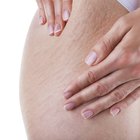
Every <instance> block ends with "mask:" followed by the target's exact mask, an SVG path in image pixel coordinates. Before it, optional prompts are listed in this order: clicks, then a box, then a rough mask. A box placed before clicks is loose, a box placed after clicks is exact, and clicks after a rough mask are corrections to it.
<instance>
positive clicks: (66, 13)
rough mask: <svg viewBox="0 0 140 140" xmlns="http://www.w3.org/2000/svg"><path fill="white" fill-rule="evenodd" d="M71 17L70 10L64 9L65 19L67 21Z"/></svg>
mask: <svg viewBox="0 0 140 140" xmlns="http://www.w3.org/2000/svg"><path fill="white" fill-rule="evenodd" d="M69 17H70V13H69V12H68V10H64V12H63V20H64V21H67V20H68V19H69Z"/></svg>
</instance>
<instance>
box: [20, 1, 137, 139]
mask: <svg viewBox="0 0 140 140" xmlns="http://www.w3.org/2000/svg"><path fill="white" fill-rule="evenodd" d="M83 9H86V11H85V10H83ZM101 9H102V10H101ZM115 11H117V12H115ZM127 13H128V11H127V10H126V9H125V8H124V7H123V6H121V5H120V4H119V3H117V1H116V0H88V1H87V0H81V1H74V3H73V10H72V13H71V17H70V19H69V21H68V23H67V25H66V27H65V30H64V31H63V33H62V34H61V36H59V37H50V36H48V34H47V32H46V27H45V26H40V25H39V24H38V12H37V13H36V14H35V16H34V18H33V21H32V24H31V26H30V29H29V32H28V35H27V39H26V43H25V48H24V53H23V59H22V68H21V77H20V103H21V109H22V114H23V119H24V124H25V128H26V132H27V135H28V139H29V140H139V139H140V133H139V130H140V102H139V101H137V102H135V103H133V104H132V105H131V106H130V107H128V108H127V109H126V111H125V112H122V113H120V115H118V116H116V117H115V118H114V117H112V116H111V115H110V113H109V109H108V110H105V111H103V112H101V113H100V114H98V115H96V116H95V117H94V118H93V119H91V120H89V121H87V120H85V119H83V118H82V117H81V115H80V112H81V109H83V108H84V107H86V106H87V105H88V104H90V103H91V102H93V101H91V102H87V103H85V104H83V105H81V106H79V107H78V108H76V109H75V110H73V111H69V112H67V111H65V110H64V109H63V103H64V101H65V99H64V97H63V90H64V88H65V87H66V86H67V85H68V84H69V82H71V81H72V80H74V79H75V77H78V76H79V75H81V74H82V73H83V72H84V71H86V70H87V69H88V66H87V65H86V64H85V63H83V61H84V59H85V57H86V55H87V54H88V52H89V51H90V50H91V49H92V47H93V45H95V44H96V42H97V41H98V39H99V38H100V37H102V36H103V35H104V34H105V33H106V32H107V31H108V30H109V29H110V27H112V25H113V24H114V23H115V22H116V20H117V19H118V18H120V17H121V16H123V15H125V14H127ZM97 14H98V15H99V16H98V17H99V18H98V17H97ZM89 17H90V18H89ZM87 21H88V22H87ZM95 101H96V100H95Z"/></svg>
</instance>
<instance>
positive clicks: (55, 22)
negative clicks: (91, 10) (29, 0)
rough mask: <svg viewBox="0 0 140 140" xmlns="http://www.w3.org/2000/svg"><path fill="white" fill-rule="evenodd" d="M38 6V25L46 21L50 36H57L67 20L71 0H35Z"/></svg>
mask: <svg viewBox="0 0 140 140" xmlns="http://www.w3.org/2000/svg"><path fill="white" fill-rule="evenodd" d="M36 1H37V5H38V8H39V23H40V25H44V24H46V22H48V32H49V35H50V36H53V35H55V36H59V35H60V34H61V32H62V31H63V29H64V27H65V24H66V22H67V21H68V19H69V17H70V13H71V9H72V0H36Z"/></svg>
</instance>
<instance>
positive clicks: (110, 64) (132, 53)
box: [64, 9, 140, 119]
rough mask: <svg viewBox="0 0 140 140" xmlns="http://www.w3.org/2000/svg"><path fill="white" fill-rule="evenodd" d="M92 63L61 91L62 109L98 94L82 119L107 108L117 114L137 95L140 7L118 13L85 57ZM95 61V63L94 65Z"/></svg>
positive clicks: (76, 105)
mask: <svg viewBox="0 0 140 140" xmlns="http://www.w3.org/2000/svg"><path fill="white" fill-rule="evenodd" d="M85 62H86V63H87V64H88V65H90V66H91V67H90V68H89V69H88V70H87V71H86V72H84V73H83V74H82V75H80V76H79V77H78V78H77V79H76V80H75V81H73V82H72V83H71V84H70V85H69V86H68V87H67V88H66V89H65V91H64V97H65V98H66V101H65V105H64V108H65V110H72V109H74V108H77V107H78V106H80V105H81V104H84V103H86V102H89V101H91V100H92V99H94V98H97V100H96V101H94V102H92V103H91V104H89V105H87V106H86V107H85V108H84V109H82V111H81V115H82V116H83V117H84V118H85V119H90V118H92V117H93V116H95V115H97V114H98V113H100V112H102V111H104V110H106V109H109V108H110V113H111V114H112V115H113V116H116V115H117V114H118V113H119V112H121V111H122V110H123V109H125V108H126V107H128V106H129V105H130V104H132V103H133V102H134V101H135V100H137V99H138V98H139V97H140V9H137V10H136V11H134V12H132V13H129V14H127V15H125V16H123V17H121V18H120V19H119V20H118V21H117V22H116V23H115V24H114V25H113V27H112V28H111V29H110V31H109V32H108V33H107V34H106V35H105V36H103V37H102V38H101V39H100V40H99V42H98V43H97V44H96V45H95V46H94V47H93V49H92V50H91V53H90V54H89V55H88V57H87V58H86V59H85ZM93 65H94V66H93Z"/></svg>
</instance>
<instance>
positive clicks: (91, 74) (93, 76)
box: [87, 70, 96, 84]
mask: <svg viewBox="0 0 140 140" xmlns="http://www.w3.org/2000/svg"><path fill="white" fill-rule="evenodd" d="M87 80H88V82H89V84H92V83H94V82H95V81H96V74H95V72H93V71H91V70H90V71H88V73H87Z"/></svg>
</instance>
